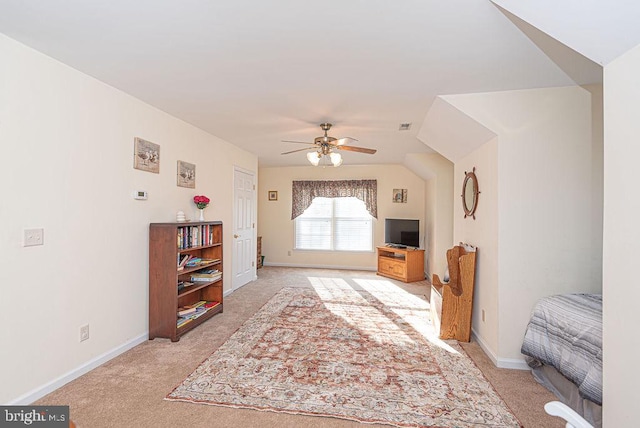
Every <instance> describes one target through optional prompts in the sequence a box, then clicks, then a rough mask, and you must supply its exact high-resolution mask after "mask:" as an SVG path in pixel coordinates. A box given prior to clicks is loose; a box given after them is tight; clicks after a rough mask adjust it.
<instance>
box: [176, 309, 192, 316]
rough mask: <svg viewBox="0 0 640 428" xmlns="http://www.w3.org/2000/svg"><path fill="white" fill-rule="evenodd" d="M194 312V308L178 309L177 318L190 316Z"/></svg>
mask: <svg viewBox="0 0 640 428" xmlns="http://www.w3.org/2000/svg"><path fill="white" fill-rule="evenodd" d="M195 311H196V308H178V316H179V317H184V316H185V315H189V314H192V313H194V312H195Z"/></svg>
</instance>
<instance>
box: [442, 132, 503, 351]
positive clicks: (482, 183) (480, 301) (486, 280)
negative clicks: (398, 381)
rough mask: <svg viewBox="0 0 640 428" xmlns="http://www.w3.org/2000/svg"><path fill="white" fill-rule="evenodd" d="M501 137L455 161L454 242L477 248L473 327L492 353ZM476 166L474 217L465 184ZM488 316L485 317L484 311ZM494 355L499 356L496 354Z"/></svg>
mask: <svg viewBox="0 0 640 428" xmlns="http://www.w3.org/2000/svg"><path fill="white" fill-rule="evenodd" d="M498 150H499V144H498V138H497V137H494V138H493V139H492V140H491V141H489V142H488V143H486V144H484V145H483V146H481V147H480V148H478V149H476V150H474V151H473V152H471V153H469V154H468V155H467V156H465V157H464V158H462V159H460V160H459V161H458V162H456V164H455V175H454V177H455V182H454V189H455V194H454V195H455V196H454V210H453V218H454V227H453V236H454V238H455V242H454V243H455V244H457V243H458V242H466V243H468V244H471V245H473V246H476V247H478V254H477V256H476V282H475V288H474V295H473V316H472V322H471V325H472V329H473V332H474V334H475V335H476V337H477V338H482V341H483V343H482V344H483V347H484V348H485V349H487V350H492V351H493V352H495V351H497V349H498V333H499V331H500V329H499V325H498V318H499V314H498V295H499V291H500V290H499V287H498V268H499V264H500V263H499V254H498V239H497V237H498V223H499V219H500V213H499V212H498V176H499V167H498ZM474 168H475V173H476V177H477V178H478V190H479V191H480V194H479V195H478V208H477V210H476V213H475V214H476V215H475V219H474V218H473V217H466V218H465V216H464V210H463V208H462V197H461V195H462V183H463V182H464V179H465V176H466V173H467V172H470V171H473V169H474ZM483 310H484V311H485V319H484V321H483V320H482V311H483ZM492 357H493V358H494V360H495V359H496V355H495V354H493V355H492Z"/></svg>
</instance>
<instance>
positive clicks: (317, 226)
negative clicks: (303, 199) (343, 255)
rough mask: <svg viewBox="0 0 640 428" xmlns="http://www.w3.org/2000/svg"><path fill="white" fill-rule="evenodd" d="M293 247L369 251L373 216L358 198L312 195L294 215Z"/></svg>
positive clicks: (371, 247) (371, 245) (370, 249)
mask: <svg viewBox="0 0 640 428" xmlns="http://www.w3.org/2000/svg"><path fill="white" fill-rule="evenodd" d="M295 237H296V244H295V248H296V249H297V250H334V251H372V249H373V244H372V243H373V217H371V214H369V211H367V208H366V206H365V204H364V202H362V201H361V200H360V199H358V198H353V197H349V198H320V197H317V198H314V199H313V202H312V203H311V205H310V206H309V208H307V209H306V210H305V211H304V213H303V214H301V215H300V216H298V217H296V220H295Z"/></svg>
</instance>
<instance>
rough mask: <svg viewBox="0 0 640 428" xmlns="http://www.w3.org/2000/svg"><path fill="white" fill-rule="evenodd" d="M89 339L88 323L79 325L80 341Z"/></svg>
mask: <svg viewBox="0 0 640 428" xmlns="http://www.w3.org/2000/svg"><path fill="white" fill-rule="evenodd" d="M85 340H89V324H85V325H83V326H81V327H80V342H84V341H85Z"/></svg>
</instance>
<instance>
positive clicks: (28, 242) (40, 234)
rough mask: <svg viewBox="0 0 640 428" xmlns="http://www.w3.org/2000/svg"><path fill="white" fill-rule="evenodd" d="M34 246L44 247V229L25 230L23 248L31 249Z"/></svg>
mask: <svg viewBox="0 0 640 428" xmlns="http://www.w3.org/2000/svg"><path fill="white" fill-rule="evenodd" d="M36 245H44V229H25V230H24V243H23V246H24V247H33V246H36Z"/></svg>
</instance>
